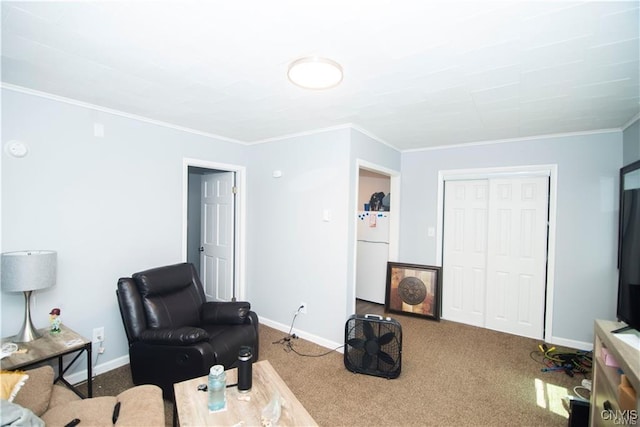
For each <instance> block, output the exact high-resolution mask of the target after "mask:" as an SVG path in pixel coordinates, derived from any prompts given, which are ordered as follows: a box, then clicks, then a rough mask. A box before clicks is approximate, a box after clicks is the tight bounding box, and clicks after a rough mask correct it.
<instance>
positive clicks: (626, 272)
mask: <svg viewBox="0 0 640 427" xmlns="http://www.w3.org/2000/svg"><path fill="white" fill-rule="evenodd" d="M618 268H619V274H618V303H617V310H616V316H617V318H618V320H620V321H622V322H624V323H626V324H627V325H628V326H629V328H633V329H637V330H639V331H640V160H639V161H637V162H634V163H631V164H630V165H628V166H625V167H623V168H622V169H620V221H619V240H618ZM626 329H628V328H621V329H620V330H619V331H622V330H626Z"/></svg>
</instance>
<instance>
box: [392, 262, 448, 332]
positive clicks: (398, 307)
mask: <svg viewBox="0 0 640 427" xmlns="http://www.w3.org/2000/svg"><path fill="white" fill-rule="evenodd" d="M441 272H442V267H433V266H429V265H418V264H405V263H399V262H388V263H387V288H386V297H385V310H386V311H388V312H393V313H399V314H407V315H410V316H418V317H425V318H427V319H431V320H440V300H441V295H440V294H441V287H442V286H441V276H442V275H441Z"/></svg>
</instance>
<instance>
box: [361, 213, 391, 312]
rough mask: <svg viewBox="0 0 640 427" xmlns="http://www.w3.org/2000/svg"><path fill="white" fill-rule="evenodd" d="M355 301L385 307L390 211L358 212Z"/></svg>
mask: <svg viewBox="0 0 640 427" xmlns="http://www.w3.org/2000/svg"><path fill="white" fill-rule="evenodd" d="M356 250H357V258H356V298H358V299H362V300H365V301H371V302H375V303H378V304H384V299H385V288H386V281H387V261H388V260H389V212H376V211H361V212H358V247H357V248H356Z"/></svg>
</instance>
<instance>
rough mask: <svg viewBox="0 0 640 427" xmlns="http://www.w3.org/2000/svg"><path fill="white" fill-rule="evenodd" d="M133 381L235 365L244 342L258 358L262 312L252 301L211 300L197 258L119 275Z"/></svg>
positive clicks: (161, 381)
mask: <svg viewBox="0 0 640 427" xmlns="http://www.w3.org/2000/svg"><path fill="white" fill-rule="evenodd" d="M116 295H117V298H118V305H119V306H120V314H121V315H122V321H123V323H124V328H125V331H126V333H127V339H128V340H129V361H130V365H131V375H132V377H133V383H134V384H136V385H139V384H156V385H158V386H159V387H161V388H162V392H163V395H164V397H165V398H167V399H173V384H174V383H177V382H180V381H184V380H186V379H191V378H195V377H199V376H203V375H206V374H207V373H208V372H209V368H211V366H213V365H224V367H225V369H229V368H232V367H234V366H235V364H236V362H237V359H238V351H239V349H240V347H241V346H250V347H251V348H252V353H253V361H254V362H255V361H257V360H258V350H259V346H258V326H259V325H258V316H257V315H256V313H254V312H253V311H251V305H250V304H249V303H248V302H207V301H206V299H205V295H204V290H203V288H202V284H201V282H200V278H199V277H198V273H197V272H196V269H195V267H194V266H193V264H190V263H182V264H175V265H169V266H165V267H158V268H153V269H150V270H146V271H141V272H139V273H135V274H133V275H132V277H124V278H120V279H119V280H118V289H117V291H116Z"/></svg>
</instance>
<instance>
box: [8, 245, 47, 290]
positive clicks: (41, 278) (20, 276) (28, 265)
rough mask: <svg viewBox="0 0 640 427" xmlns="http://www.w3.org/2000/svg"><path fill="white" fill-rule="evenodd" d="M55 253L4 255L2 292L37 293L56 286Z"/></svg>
mask: <svg viewBox="0 0 640 427" xmlns="http://www.w3.org/2000/svg"><path fill="white" fill-rule="evenodd" d="M56 264H57V253H56V252H55V251H18V252H5V253H3V254H2V290H3V291H5V292H24V291H35V290H38V289H45V288H50V287H51V286H53V285H55V284H56Z"/></svg>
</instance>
